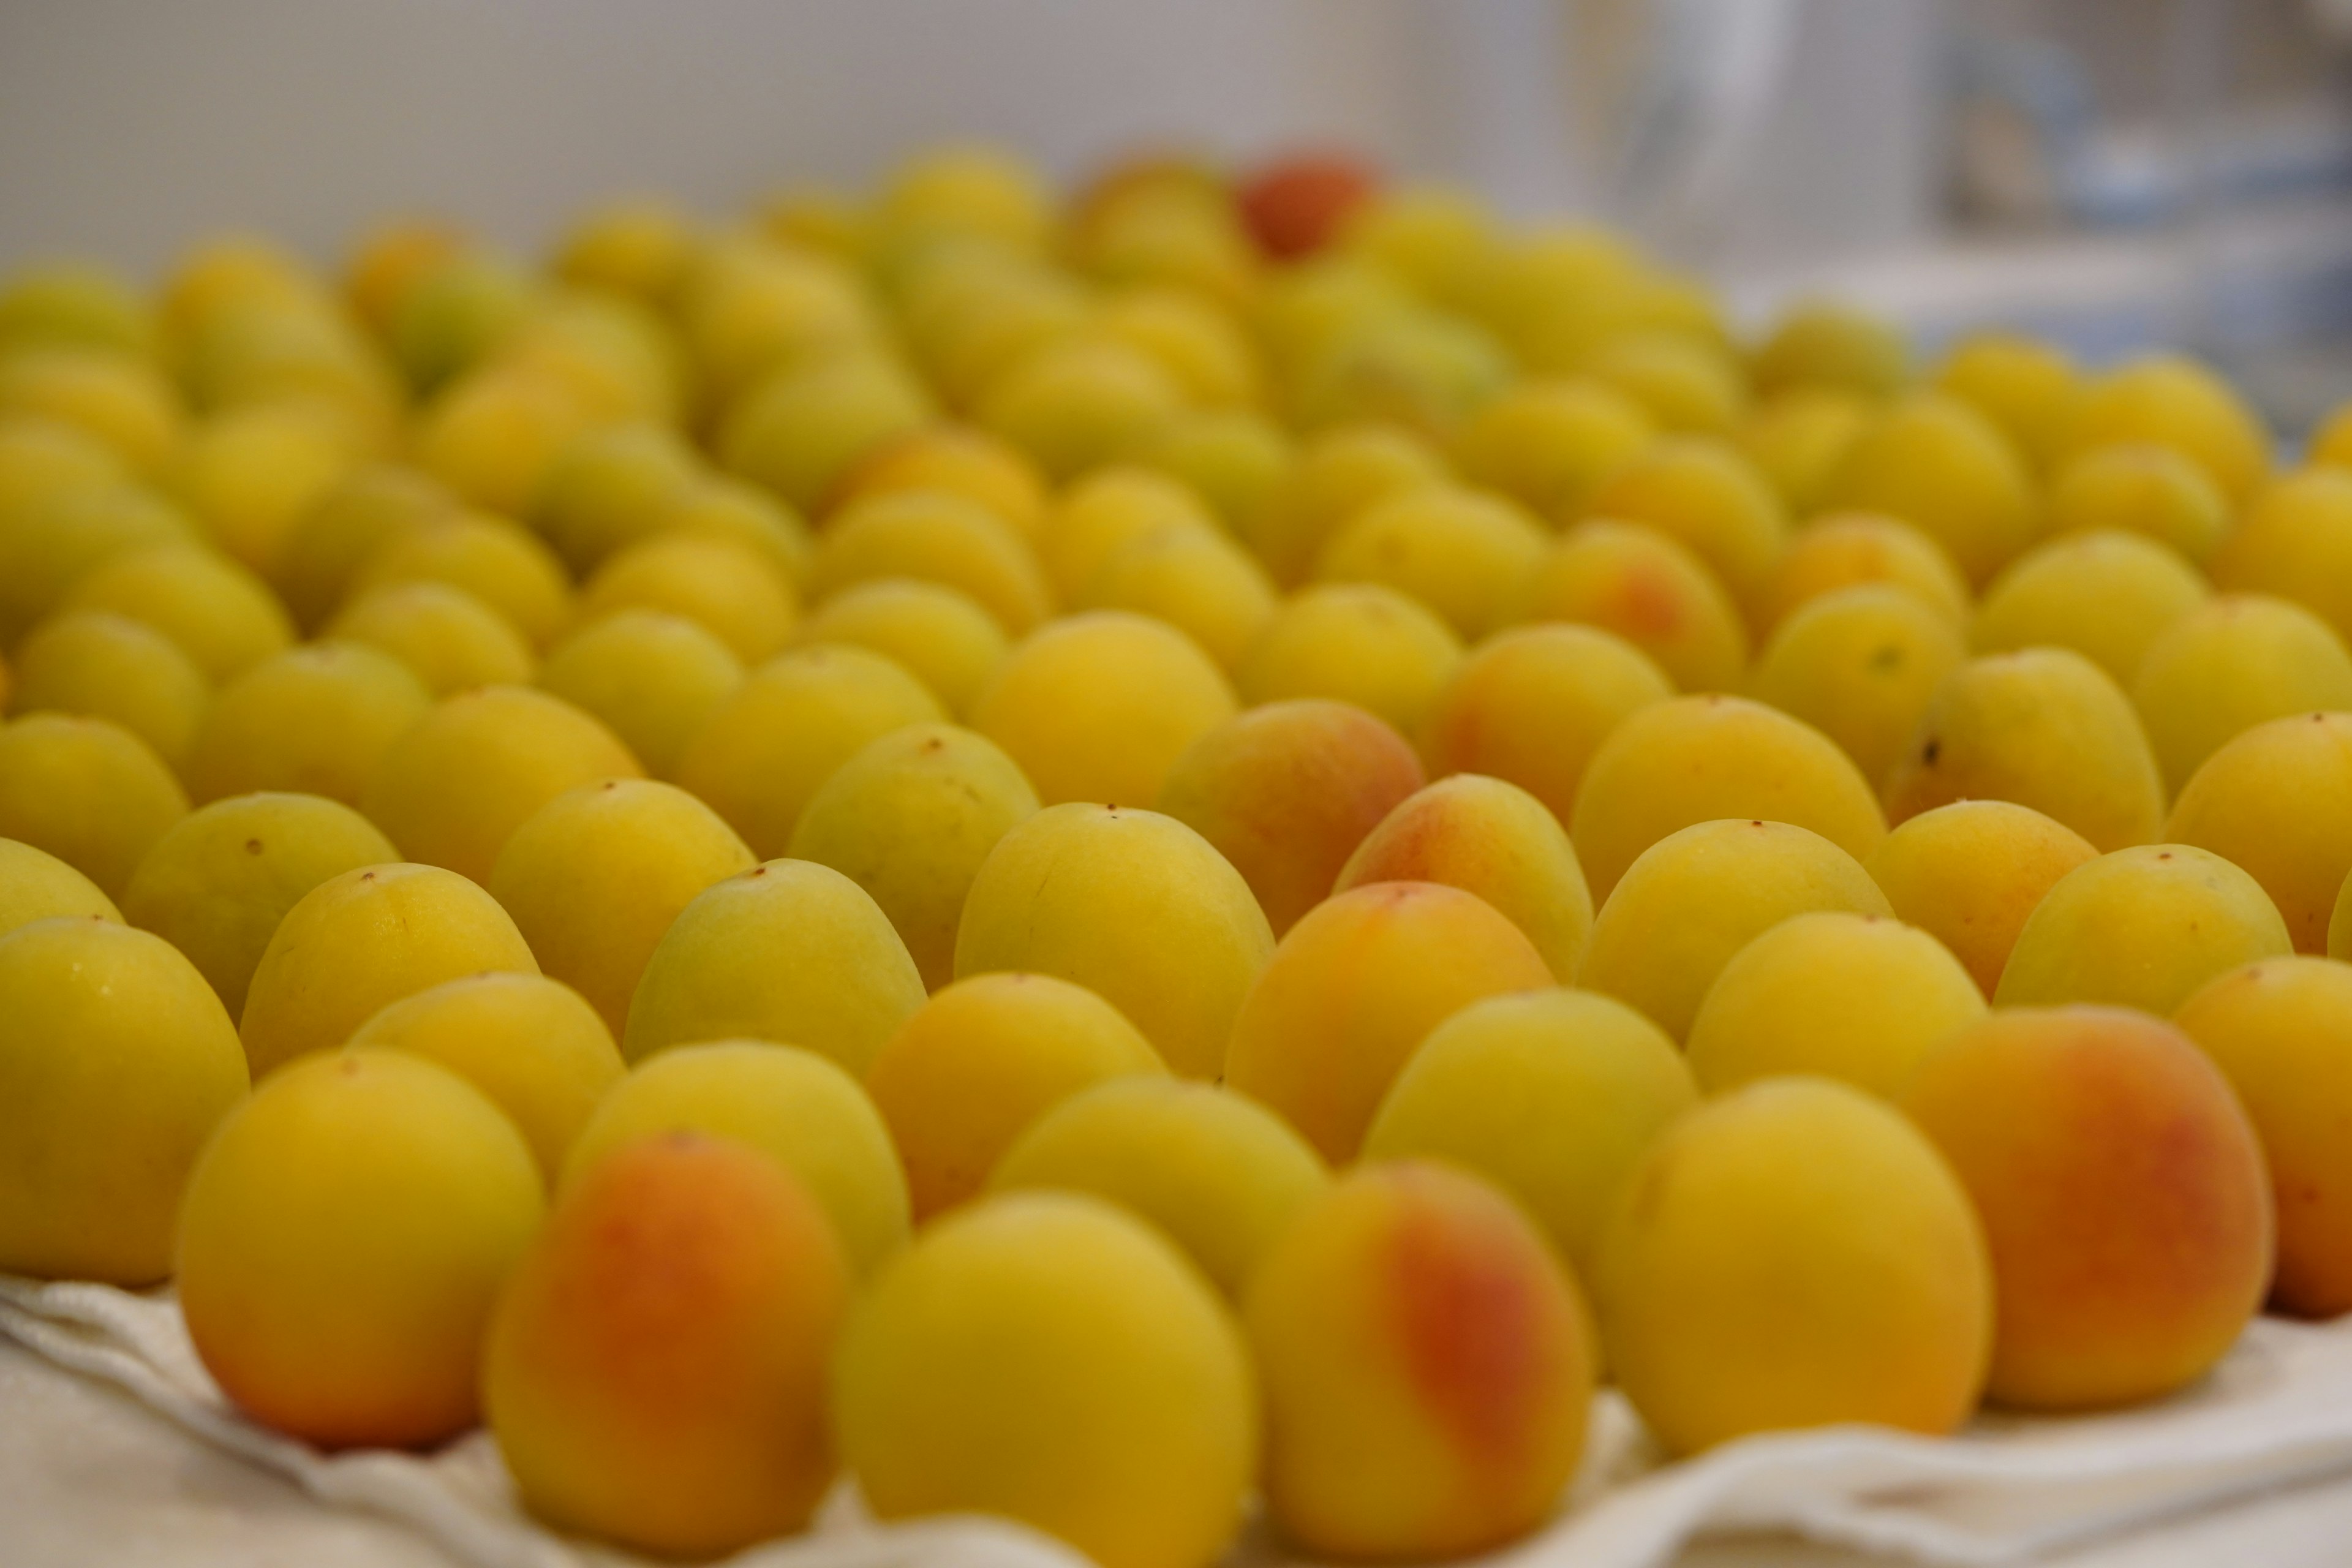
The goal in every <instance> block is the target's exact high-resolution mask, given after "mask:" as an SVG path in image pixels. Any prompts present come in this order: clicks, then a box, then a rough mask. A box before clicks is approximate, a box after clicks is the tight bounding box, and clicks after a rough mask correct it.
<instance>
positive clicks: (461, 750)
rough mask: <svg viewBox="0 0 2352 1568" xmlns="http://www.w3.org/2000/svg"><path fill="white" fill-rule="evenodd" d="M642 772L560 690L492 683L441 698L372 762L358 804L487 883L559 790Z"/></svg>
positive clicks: (410, 852) (394, 833)
mask: <svg viewBox="0 0 2352 1568" xmlns="http://www.w3.org/2000/svg"><path fill="white" fill-rule="evenodd" d="M642 776H643V771H642V770H641V769H640V768H639V767H638V766H637V761H636V759H635V757H632V756H631V755H629V751H628V748H627V747H625V746H624V745H622V744H621V742H619V741H618V740H617V739H615V738H614V734H613V732H612V731H610V730H607V729H606V728H604V725H602V724H600V723H598V722H597V721H595V720H593V719H592V718H590V717H589V716H588V715H587V714H585V713H583V712H582V711H581V710H579V709H577V708H574V707H572V705H571V704H570V703H568V702H565V701H563V700H561V699H560V698H555V697H551V696H549V695H548V694H547V693H545V692H543V691H534V690H532V689H530V688H529V687H523V686H488V687H483V688H481V689H478V690H473V691H463V692H459V693H458V694H457V696H455V697H450V698H446V699H444V700H442V701H441V702H440V704H439V705H438V706H436V708H435V709H434V710H432V711H431V712H430V713H428V714H426V715H425V717H424V718H423V719H420V720H418V721H417V722H416V723H415V725H414V726H413V727H412V728H411V729H409V730H408V731H406V732H405V733H404V734H403V735H402V736H401V737H400V739H398V740H397V741H394V742H393V743H392V745H391V747H390V748H389V749H387V750H386V751H385V752H384V754H383V761H381V762H380V763H377V764H376V770H375V773H374V775H373V777H371V778H370V779H369V781H368V786H367V793H366V795H365V796H364V798H363V799H362V802H361V805H360V809H361V810H362V811H364V812H366V813H367V815H368V818H369V820H371V821H373V823H374V824H375V825H376V826H378V827H381V828H383V830H384V832H385V833H386V834H388V835H390V836H391V838H392V841H393V842H394V844H396V845H398V846H400V848H401V852H402V853H403V854H404V855H406V856H407V857H409V858H411V859H415V860H421V861H423V862H425V864H426V865H430V866H445V867H446V868H449V869H450V870H452V871H456V872H458V873H459V874H461V875H463V876H467V877H470V878H472V879H474V880H475V881H477V882H479V883H483V884H485V885H487V884H488V881H489V879H490V868H491V867H492V866H493V865H494V864H495V863H496V862H497V860H498V857H499V850H500V849H501V848H503V847H505V846H506V842H507V839H508V838H509V837H511V836H512V834H513V833H514V831H515V829H516V828H518V827H520V826H522V825H523V823H524V822H525V821H526V820H528V819H529V818H530V815H531V814H532V813H533V812H535V811H537V810H538V809H539V808H540V807H541V806H542V805H546V804H547V803H548V802H549V801H551V800H553V799H554V798H555V797H556V796H557V795H562V793H563V792H564V791H566V790H569V789H575V788H577V787H579V786H580V785H582V784H595V783H599V782H601V781H603V780H605V779H614V778H619V779H634V778H638V777H642Z"/></svg>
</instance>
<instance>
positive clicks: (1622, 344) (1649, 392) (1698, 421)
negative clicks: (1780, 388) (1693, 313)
mask: <svg viewBox="0 0 2352 1568" xmlns="http://www.w3.org/2000/svg"><path fill="white" fill-rule="evenodd" d="M1582 369H1583V371H1584V373H1585V374H1588V375H1591V376H1592V377H1594V378H1595V379H1597V380H1598V381H1600V382H1601V384H1603V385H1605V386H1608V387H1611V388H1612V389H1613V390H1615V391H1617V392H1619V393H1622V394H1623V395H1625V396H1627V397H1630V398H1632V399H1633V401H1634V402H1635V403H1637V404H1639V405H1641V406H1642V407H1643V409H1645V410H1647V411H1648V413H1649V415H1650V416H1651V417H1652V418H1653V419H1655V420H1656V421H1657V423H1658V426H1659V427H1660V428H1661V429H1664V430H1669V431H1672V432H1674V433H1675V434H1677V435H1688V436H1728V435H1730V434H1731V433H1732V432H1733V431H1734V430H1735V429H1736V428H1737V427H1738V425H1739V422H1740V420H1741V418H1742V417H1743V416H1745V415H1746V414H1747V412H1748V388H1747V386H1746V385H1745V384H1743V383H1742V382H1741V380H1740V375H1739V368H1738V364H1737V363H1735V362H1734V361H1733V360H1732V358H1731V356H1730V355H1729V354H1728V353H1725V352H1724V351H1723V350H1722V349H1720V348H1717V347H1716V346H1715V345H1714V344H1712V343H1705V342H1699V341H1697V340H1696V339H1694V338H1691V337H1689V336H1687V335H1685V334H1684V333H1681V332H1671V331H1661V332H1628V333H1624V334H1622V335H1620V336H1617V337H1612V338H1611V339H1610V340H1608V341H1607V342H1604V343H1602V344H1601V346H1600V347H1599V348H1597V349H1595V350H1594V351H1593V352H1592V353H1590V354H1588V355H1587V356H1585V360H1584V363H1583V365H1582Z"/></svg>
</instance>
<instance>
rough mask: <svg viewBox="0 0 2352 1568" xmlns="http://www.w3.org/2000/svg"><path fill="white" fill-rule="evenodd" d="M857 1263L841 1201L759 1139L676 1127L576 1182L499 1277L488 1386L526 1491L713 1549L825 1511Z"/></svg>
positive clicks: (502, 1444)
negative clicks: (850, 1261)
mask: <svg viewBox="0 0 2352 1568" xmlns="http://www.w3.org/2000/svg"><path fill="white" fill-rule="evenodd" d="M849 1294H850V1280H849V1275H848V1270H847V1268H845V1265H844V1263H843V1261H842V1256H841V1247H840V1244H839V1243H838V1242H837V1241H835V1239H834V1235H833V1231H832V1228H831V1226H829V1225H828V1224H827V1223H826V1220H825V1215H824V1209H823V1208H821V1207H819V1206H818V1205H817V1203H816V1201H815V1199H814V1198H813V1197H812V1196H810V1194H809V1193H808V1190H807V1188H805V1187H804V1186H803V1185H802V1184H801V1183H800V1182H799V1181H798V1180H797V1179H796V1178H794V1177H793V1174H792V1173H790V1172H789V1171H788V1170H786V1169H785V1168H784V1167H783V1166H782V1165H780V1164H778V1163H775V1162H774V1161H772V1160H768V1159H765V1158H763V1157H761V1155H759V1154H757V1153H755V1152H752V1151H751V1150H749V1149H746V1148H744V1147H742V1146H741V1145H740V1144H735V1143H730V1142H725V1141H723V1140H719V1139H710V1138H703V1137H699V1136H697V1135H695V1134H692V1133H675V1132H674V1133H667V1134H664V1135H661V1136H658V1137H655V1138H650V1139H646V1140H644V1141H642V1142H636V1143H634V1144H631V1145H630V1146H628V1147H627V1148H625V1149H622V1150H619V1151H617V1152H614V1153H613V1154H611V1155H609V1156H607V1157H606V1158H605V1159H604V1160H603V1161H601V1162H600V1163H597V1164H596V1165H595V1166H594V1167H593V1169H592V1170H590V1171H588V1172H587V1173H585V1174H584V1175H583V1177H582V1178H581V1179H580V1180H579V1181H578V1182H577V1183H575V1184H572V1186H570V1187H569V1188H568V1189H567V1190H566V1192H565V1193H564V1194H563V1197H562V1201H560V1202H559V1203H558V1204H557V1205H556V1207H555V1211H554V1213H553V1215H551V1216H550V1218H549V1221H548V1225H547V1227H546V1229H545V1230H544V1231H543V1232H542V1233H541V1236H540V1237H539V1238H538V1239H537V1240H536V1241H535V1242H533V1243H532V1245H531V1247H530V1251H529V1252H528V1253H526V1254H525V1255H524V1257H523V1258H522V1260H521V1261H520V1263H519V1264H518V1265H517V1266H516V1268H515V1270H514V1275H513V1278H512V1279H510V1280H509V1283H508V1285H507V1287H506V1289H505V1290H504V1291H503V1292H502V1293H501V1294H500V1297H499V1304H498V1311H497V1314H496V1316H495V1317H493V1318H492V1320H491V1321H490V1325H489V1332H488V1340H487V1342H486V1343H485V1345H484V1347H483V1352H482V1361H483V1367H482V1404H483V1406H484V1413H485V1415H487V1416H488V1423H489V1427H490V1430H491V1432H492V1433H493V1434H494V1435H495V1436H497V1438H498V1440H499V1452H500V1454H501V1455H503V1456H504V1458H505V1460H506V1463H507V1468H509V1470H510V1471H512V1472H513V1475H514V1479H515V1487H516V1489H517V1491H519V1492H520V1494H521V1499H522V1501H523V1504H524V1506H525V1507H527V1508H529V1509H530V1510H531V1511H532V1512H533V1513H535V1514H537V1515H538V1516H539V1517H540V1518H541V1519H542V1520H545V1521H547V1522H549V1523H550V1524H552V1525H554V1526H556V1527H558V1528H559V1529H563V1530H568V1531H584V1532H587V1533H590V1534H593V1535H597V1536H601V1537H604V1539H606V1540H610V1541H614V1542H621V1543H623V1544H625V1545H627V1546H632V1547H635V1548H637V1549H639V1550H641V1551H647V1552H657V1553H659V1554H661V1555H664V1556H683V1557H697V1558H700V1557H710V1556H716V1555H719V1554H720V1553H724V1552H731V1551H734V1550H736V1549H737V1548H739V1547H743V1546H748V1545H750V1544H751V1543H752V1542H756V1541H761V1540H764V1539H766V1538H768V1537H770V1536H774V1535H782V1534H788V1533H790V1532H792V1531H798V1530H800V1529H802V1528H803V1527H804V1526H805V1525H806V1524H807V1523H808V1520H809V1516H810V1515H811V1514H812V1513H813V1512H814V1511H815V1509H816V1505H817V1503H818V1502H819V1500H822V1499H823V1497H824V1491H825V1489H826V1487H827V1486H828V1485H829V1484H830V1483H831V1481H832V1479H833V1475H834V1469H835V1461H834V1457H833V1452H832V1447H833V1446H832V1441H831V1437H830V1435H829V1434H828V1432H827V1431H826V1426H825V1414H824V1384H825V1363H826V1359H827V1357H828V1355H829V1354H830V1352H831V1351H832V1349H833V1345H834V1342H835V1337H836V1335H837V1333H838V1331H839V1328H840V1324H841V1321H842V1320H843V1319H844V1318H845V1316H846V1315H847V1311H848V1306H849Z"/></svg>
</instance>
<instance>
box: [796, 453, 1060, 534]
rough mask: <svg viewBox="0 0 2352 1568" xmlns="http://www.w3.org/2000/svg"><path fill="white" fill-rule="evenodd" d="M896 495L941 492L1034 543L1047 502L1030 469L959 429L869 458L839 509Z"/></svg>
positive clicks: (849, 485)
mask: <svg viewBox="0 0 2352 1568" xmlns="http://www.w3.org/2000/svg"><path fill="white" fill-rule="evenodd" d="M901 490H945V491H947V492H948V493H950V494H951V495H960V496H962V497H964V498H965V499H966V500H975V501H978V502H979V503H980V504H981V505H982V506H984V507H986V508H987V509H988V510H991V511H992V512H994V513H995V514H996V515H997V518H998V519H999V520H1000V521H1003V522H1006V523H1009V524H1011V525H1012V528H1013V532H1015V533H1017V534H1019V535H1020V536H1021V537H1022V538H1024V539H1029V540H1034V539H1035V538H1036V537H1037V535H1038V533H1039V531H1041V530H1042V529H1043V528H1044V526H1045V509H1046V506H1047V504H1048V500H1049V498H1048V496H1047V495H1046V492H1045V478H1044V476H1042V475H1041V474H1039V473H1038V471H1037V468H1036V465H1035V464H1034V463H1032V462H1030V461H1029V459H1028V458H1024V457H1023V456H1022V455H1021V453H1020V451H1019V450H1018V449H1016V448H1015V447H1012V446H1009V445H1008V444H1006V443H1005V442H1003V441H1000V440H998V439H997V438H996V437H993V436H991V435H989V434H987V433H986V432H985V431H981V430H973V429H969V428H967V427H965V426H960V425H940V426H932V427H931V428H929V429H928V430H918V431H916V432H915V433H913V434H912V435H909V436H907V437H903V438H902V439H900V440H898V441H897V442H894V443H893V444H891V445H890V446H888V447H884V448H883V449H882V450H881V451H879V452H877V453H875V454H874V456H873V457H871V458H868V459H867V460H866V462H865V463H864V464H863V465H861V466H860V467H859V468H858V469H857V471H856V473H855V474H853V475H851V476H850V478H849V480H848V483H847V485H846V487H845V489H844V490H843V492H842V497H841V500H842V504H843V505H844V506H845V507H846V506H847V505H848V504H849V503H851V502H853V501H856V500H863V499H865V498H866V497H868V496H881V495H895V494H897V493H898V492H899V491H901Z"/></svg>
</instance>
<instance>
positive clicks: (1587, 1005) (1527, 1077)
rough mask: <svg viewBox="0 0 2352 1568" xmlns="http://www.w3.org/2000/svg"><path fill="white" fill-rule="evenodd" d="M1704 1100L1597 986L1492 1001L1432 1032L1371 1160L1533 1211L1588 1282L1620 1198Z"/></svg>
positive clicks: (1395, 1092)
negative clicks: (1451, 1179) (1429, 1168)
mask: <svg viewBox="0 0 2352 1568" xmlns="http://www.w3.org/2000/svg"><path fill="white" fill-rule="evenodd" d="M1697 1103H1698V1089H1697V1087H1696V1085H1695V1084H1694V1083H1693V1082H1692V1079H1691V1069H1690V1068H1688V1067H1687V1066H1685V1064H1684V1061H1683V1058H1682V1056H1681V1054H1680V1053H1679V1052H1678V1051H1676V1050H1675V1042H1674V1041H1673V1040H1671V1039H1669V1038H1667V1037H1666V1036H1665V1035H1664V1032H1662V1031H1661V1030H1660V1029H1659V1028H1658V1026H1656V1025H1655V1024H1653V1023H1651V1022H1650V1020H1648V1019H1647V1018H1644V1017H1643V1016H1642V1015H1641V1014H1639V1013H1636V1012H1635V1011H1633V1009H1632V1008H1631V1007H1628V1006H1626V1005H1624V1004H1623V1003H1622V1002H1617V1001H1614V1000H1612V999H1611V998H1609V997H1606V996H1600V995H1596V994H1592V993H1591V992H1589V991H1566V990H1555V991H1530V992H1528V993H1526V994H1522V995H1517V996H1493V997H1489V998H1487V999H1486V1001H1483V1002H1474V1003H1472V1004H1471V1005H1469V1006H1467V1007H1465V1008H1463V1009H1462V1011H1460V1012H1459V1013H1456V1014H1454V1016H1452V1017H1450V1018H1448V1019H1446V1020H1445V1021H1444V1023H1442V1024H1440V1025H1438V1026H1437V1027H1436V1028H1434V1029H1433V1030H1431V1031H1430V1033H1429V1037H1428V1038H1427V1039H1425V1040H1423V1042H1422V1043H1421V1046H1420V1047H1419V1048H1418V1049H1416V1050H1415V1051H1414V1052H1413V1054H1412V1058H1411V1059H1410V1060H1408V1061H1407V1062H1406V1063H1405V1066H1404V1070H1403V1071H1402V1072H1400V1073H1399V1074H1398V1075H1397V1079H1396V1082H1395V1083H1394V1084H1392V1085H1391V1086H1390V1089H1389V1092H1388V1095H1387V1097H1386V1098H1385V1099H1383V1100H1381V1107H1380V1110H1379V1112H1378V1113H1377V1114H1376V1115H1375V1116H1374V1117H1373V1118H1372V1124H1371V1127H1370V1130H1369V1131H1367V1132H1366V1133H1365V1134H1364V1151H1363V1152H1364V1158H1365V1159H1366V1160H1370V1161H1379V1160H1400V1159H1410V1158H1413V1157H1416V1156H1424V1157H1428V1158H1432V1159H1439V1160H1446V1161H1450V1162H1452V1163H1454V1164H1457V1165H1460V1166H1462V1167H1463V1168H1464V1169H1465V1170H1470V1171H1475V1172H1476V1173H1478V1174H1479V1175H1482V1176H1484V1177H1486V1179H1487V1180H1488V1181H1490V1182H1493V1183H1494V1184H1496V1185H1497V1186H1499V1187H1501V1188H1502V1189H1503V1190H1504V1191H1505V1192H1507V1193H1509V1194H1511V1195H1512V1196H1513V1197H1515V1198H1517V1200H1518V1201H1519V1202H1520V1203H1521V1204H1523V1205H1526V1207H1527V1211H1528V1215H1530V1216H1532V1217H1533V1218H1534V1220H1535V1221H1536V1223H1537V1224H1538V1225H1539V1226H1542V1227H1543V1230H1544V1234H1545V1235H1546V1236H1547V1237H1549V1238H1550V1240H1551V1243H1552V1245H1553V1246H1554V1247H1558V1248H1559V1255H1560V1257H1562V1258H1565V1259H1567V1260H1568V1262H1569V1263H1570V1265H1571V1266H1572V1267H1573V1268H1575V1269H1576V1272H1577V1274H1578V1276H1579V1278H1580V1279H1587V1280H1589V1279H1591V1278H1592V1268H1593V1265H1594V1263H1595V1262H1596V1260H1597V1258H1596V1255H1597V1252H1598V1250H1599V1247H1600V1243H1601V1227H1602V1226H1603V1224H1604V1223H1605V1222H1606V1221H1607V1219H1608V1218H1609V1215H1610V1214H1611V1212H1612V1209H1613V1208H1614V1206H1615V1204H1616V1200H1617V1195H1618V1193H1619V1190H1620V1189H1621V1188H1622V1186H1623V1185H1624V1183H1625V1181H1626V1179H1627V1177H1629V1176H1630V1175H1631V1174H1632V1173H1633V1169H1634V1167H1635V1165H1636V1164H1637V1163H1639V1162H1640V1160H1641V1158H1642V1156H1643V1153H1644V1152H1647V1151H1648V1149H1649V1147H1650V1145H1651V1144H1652V1143H1653V1142H1654V1141H1655V1140H1656V1139H1657V1138H1658V1136H1659V1135H1660V1134H1661V1133H1663V1132H1664V1131H1665V1130H1666V1129H1667V1128H1668V1127H1669V1126H1671V1125H1672V1124H1673V1123H1674V1122H1675V1121H1677V1120H1679V1119H1680V1118H1681V1117H1682V1116H1683V1115H1684V1114H1685V1113H1686V1112H1687V1111H1689V1110H1691V1108H1692V1107H1694V1106H1696V1104H1697Z"/></svg>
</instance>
